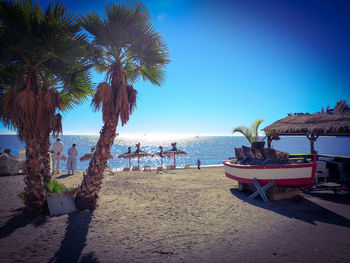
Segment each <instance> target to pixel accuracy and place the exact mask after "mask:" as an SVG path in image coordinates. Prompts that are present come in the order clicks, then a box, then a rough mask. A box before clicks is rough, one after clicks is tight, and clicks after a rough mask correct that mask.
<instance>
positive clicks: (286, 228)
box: [0, 167, 350, 262]
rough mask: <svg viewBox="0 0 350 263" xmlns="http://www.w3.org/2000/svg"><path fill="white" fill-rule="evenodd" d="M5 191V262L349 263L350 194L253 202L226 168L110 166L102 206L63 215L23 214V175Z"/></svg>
mask: <svg viewBox="0 0 350 263" xmlns="http://www.w3.org/2000/svg"><path fill="white" fill-rule="evenodd" d="M56 177H58V178H60V177H61V178H60V179H59V180H60V181H62V182H63V183H64V184H66V185H67V186H71V187H76V186H78V185H79V183H80V182H81V179H82V173H76V174H75V175H73V176H68V177H65V176H56ZM62 177H65V178H62ZM0 187H1V192H0V202H1V204H0V224H1V225H0V255H1V259H0V261H1V262H350V249H349V245H350V202H349V200H348V196H347V197H346V196H341V195H339V196H337V197H336V202H334V200H331V199H332V198H334V194H332V193H329V194H327V193H323V194H315V195H306V194H301V196H300V197H299V198H297V199H293V200H282V201H274V202H273V203H272V204H271V205H270V206H266V205H264V203H263V201H262V200H261V199H254V200H252V201H249V202H245V200H246V198H247V196H248V195H247V194H246V193H240V192H238V190H237V183H236V182H235V181H233V180H231V179H228V178H226V177H225V175H224V169H223V167H215V168H202V169H201V170H197V169H179V170H171V171H163V172H156V171H152V172H114V173H112V172H110V171H106V172H105V177H104V180H103V187H102V189H101V191H100V198H99V201H98V204H99V206H98V208H97V209H96V210H95V211H94V212H90V211H83V212H74V213H72V214H70V215H62V216H58V217H49V216H32V217H29V216H28V215H24V214H23V213H22V208H23V204H22V201H21V200H20V199H19V198H18V197H17V196H16V195H17V194H18V193H20V192H21V191H22V190H23V187H24V182H23V176H8V177H0Z"/></svg>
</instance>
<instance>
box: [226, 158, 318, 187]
mask: <svg viewBox="0 0 350 263" xmlns="http://www.w3.org/2000/svg"><path fill="white" fill-rule="evenodd" d="M316 160H317V153H315V154H314V157H313V160H312V161H311V162H309V163H297V162H295V163H287V164H267V165H265V164H262V165H261V164H259V165H250V164H239V163H235V162H234V161H224V162H223V163H224V169H225V174H226V176H227V177H228V178H231V179H233V180H236V181H238V182H240V183H248V184H253V183H254V178H256V179H257V180H258V182H259V184H261V185H265V184H268V183H269V182H271V181H273V180H275V185H277V186H284V187H291V188H312V187H313V185H314V181H315V174H316V168H317V163H316Z"/></svg>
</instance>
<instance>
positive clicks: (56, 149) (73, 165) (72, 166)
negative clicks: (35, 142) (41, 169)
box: [52, 138, 78, 174]
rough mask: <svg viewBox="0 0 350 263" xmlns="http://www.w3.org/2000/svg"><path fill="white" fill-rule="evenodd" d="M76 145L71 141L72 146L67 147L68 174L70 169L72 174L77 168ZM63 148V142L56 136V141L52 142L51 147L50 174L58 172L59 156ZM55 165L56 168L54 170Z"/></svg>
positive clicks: (59, 166)
mask: <svg viewBox="0 0 350 263" xmlns="http://www.w3.org/2000/svg"><path fill="white" fill-rule="evenodd" d="M76 146H77V145H76V144H75V143H73V144H72V147H70V148H69V149H68V160H67V170H68V174H70V171H72V174H74V171H75V170H76V169H77V156H78V150H77V148H76ZM63 149H64V144H63V142H61V139H60V138H57V139H56V142H55V143H54V144H53V147H52V174H55V173H59V172H60V168H61V157H62V152H63ZM55 167H56V170H55Z"/></svg>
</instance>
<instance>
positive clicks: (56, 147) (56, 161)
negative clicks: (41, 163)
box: [52, 138, 64, 174]
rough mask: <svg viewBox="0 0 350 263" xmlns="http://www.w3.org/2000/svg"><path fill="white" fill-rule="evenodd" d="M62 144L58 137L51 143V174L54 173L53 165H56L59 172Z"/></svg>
mask: <svg viewBox="0 0 350 263" xmlns="http://www.w3.org/2000/svg"><path fill="white" fill-rule="evenodd" d="M63 148H64V144H63V142H61V139H60V138H57V139H56V142H55V143H54V144H53V147H52V150H53V156H52V174H54V173H55V165H56V172H57V173H60V168H61V153H62V151H63Z"/></svg>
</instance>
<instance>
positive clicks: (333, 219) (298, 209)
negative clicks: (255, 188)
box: [230, 188, 350, 228]
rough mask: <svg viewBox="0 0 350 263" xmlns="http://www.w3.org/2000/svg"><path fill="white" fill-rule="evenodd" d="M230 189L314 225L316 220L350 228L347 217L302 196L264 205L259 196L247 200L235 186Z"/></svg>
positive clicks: (259, 205)
mask: <svg viewBox="0 0 350 263" xmlns="http://www.w3.org/2000/svg"><path fill="white" fill-rule="evenodd" d="M230 191H231V193H232V194H233V195H234V196H236V197H237V198H239V199H242V200H243V201H245V202H247V203H249V204H252V205H254V206H258V207H261V208H264V209H267V210H270V211H273V212H275V213H277V214H280V215H283V216H286V217H289V218H295V219H298V220H301V221H304V222H306V223H309V224H313V225H316V223H315V222H317V221H318V222H323V223H327V224H333V225H338V226H343V227H348V228H350V220H349V219H347V218H346V217H343V216H341V215H338V214H337V213H334V212H332V211H330V210H328V209H326V208H324V207H322V206H320V205H318V204H316V203H314V202H311V201H310V200H308V199H306V198H304V197H302V196H298V197H296V198H293V199H284V200H276V201H272V202H271V203H270V204H269V205H266V204H265V203H264V202H263V201H262V199H261V198H260V197H259V198H258V197H256V198H255V199H252V200H248V196H249V194H247V193H245V192H241V191H239V190H238V189H237V188H231V189H230Z"/></svg>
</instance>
